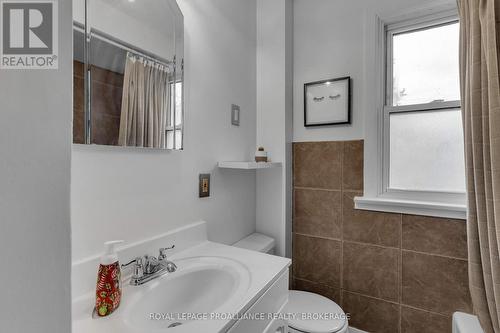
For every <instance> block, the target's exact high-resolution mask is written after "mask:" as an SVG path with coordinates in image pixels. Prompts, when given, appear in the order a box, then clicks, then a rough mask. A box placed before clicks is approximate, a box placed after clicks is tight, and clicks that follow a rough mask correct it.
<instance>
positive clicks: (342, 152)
mask: <svg viewBox="0 0 500 333" xmlns="http://www.w3.org/2000/svg"><path fill="white" fill-rule="evenodd" d="M344 158H345V143H344V142H342V149H341V151H340V189H341V191H340V277H339V279H340V281H339V282H340V283H339V284H340V306H343V305H344V292H343V290H344Z"/></svg>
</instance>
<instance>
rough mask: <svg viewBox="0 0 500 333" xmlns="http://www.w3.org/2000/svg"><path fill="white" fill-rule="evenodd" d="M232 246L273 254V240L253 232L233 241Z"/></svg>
mask: <svg viewBox="0 0 500 333" xmlns="http://www.w3.org/2000/svg"><path fill="white" fill-rule="evenodd" d="M233 246H235V247H239V248H242V249H247V250H252V251H257V252H262V253H267V254H274V247H275V241H274V239H273V238H271V237H269V236H266V235H263V234H259V233H255V234H251V235H250V236H248V237H245V238H243V239H242V240H240V241H238V242H236V243H234V244H233Z"/></svg>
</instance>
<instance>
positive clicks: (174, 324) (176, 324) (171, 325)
mask: <svg viewBox="0 0 500 333" xmlns="http://www.w3.org/2000/svg"><path fill="white" fill-rule="evenodd" d="M181 325H182V323H173V324H170V325H168V328H172V327H177V326H181Z"/></svg>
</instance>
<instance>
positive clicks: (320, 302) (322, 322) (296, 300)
mask: <svg viewBox="0 0 500 333" xmlns="http://www.w3.org/2000/svg"><path fill="white" fill-rule="evenodd" d="M283 312H284V313H285V314H287V315H288V316H289V319H288V326H289V327H290V330H291V331H292V332H304V333H344V332H347V327H348V322H347V317H346V315H345V313H344V311H343V310H342V308H341V307H340V306H338V305H337V304H336V303H335V302H333V301H332V300H330V299H328V298H326V297H323V296H320V295H317V294H313V293H309V292H305V291H297V290H290V291H289V294H288V304H287V305H286V307H285V309H284V311H283ZM293 315H296V317H295V318H294V317H293Z"/></svg>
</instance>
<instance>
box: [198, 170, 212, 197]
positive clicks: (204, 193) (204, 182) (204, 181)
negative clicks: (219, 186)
mask: <svg viewBox="0 0 500 333" xmlns="http://www.w3.org/2000/svg"><path fill="white" fill-rule="evenodd" d="M199 193H200V198H207V197H209V196H210V174H200V184H199Z"/></svg>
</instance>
